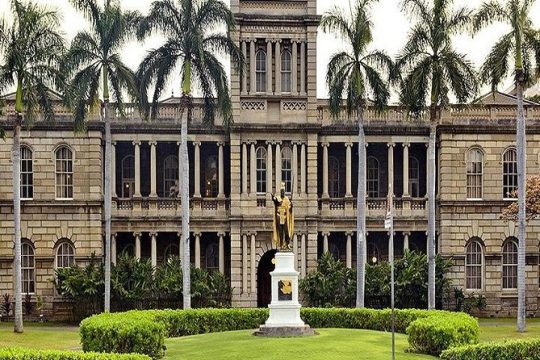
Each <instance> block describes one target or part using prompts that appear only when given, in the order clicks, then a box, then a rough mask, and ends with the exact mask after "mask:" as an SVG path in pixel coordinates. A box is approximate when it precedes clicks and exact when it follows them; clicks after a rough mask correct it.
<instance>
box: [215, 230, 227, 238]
mask: <svg viewBox="0 0 540 360" xmlns="http://www.w3.org/2000/svg"><path fill="white" fill-rule="evenodd" d="M225 235H226V233H225V231H218V233H217V236H218V237H221V238H223V237H225Z"/></svg>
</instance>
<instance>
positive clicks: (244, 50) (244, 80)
mask: <svg viewBox="0 0 540 360" xmlns="http://www.w3.org/2000/svg"><path fill="white" fill-rule="evenodd" d="M241 45H242V55H244V59H247V46H246V41H244V40H242V41H241ZM242 94H247V71H244V72H243V74H242Z"/></svg>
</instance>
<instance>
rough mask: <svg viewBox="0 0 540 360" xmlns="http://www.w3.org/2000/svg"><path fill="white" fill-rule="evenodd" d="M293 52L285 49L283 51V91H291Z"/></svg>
mask: <svg viewBox="0 0 540 360" xmlns="http://www.w3.org/2000/svg"><path fill="white" fill-rule="evenodd" d="M291 74H292V72H291V52H290V51H289V50H284V51H283V52H282V53H281V91H282V92H291Z"/></svg>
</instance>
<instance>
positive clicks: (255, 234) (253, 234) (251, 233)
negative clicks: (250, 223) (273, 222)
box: [249, 231, 257, 236]
mask: <svg viewBox="0 0 540 360" xmlns="http://www.w3.org/2000/svg"><path fill="white" fill-rule="evenodd" d="M249 236H257V232H256V231H250V232H249Z"/></svg>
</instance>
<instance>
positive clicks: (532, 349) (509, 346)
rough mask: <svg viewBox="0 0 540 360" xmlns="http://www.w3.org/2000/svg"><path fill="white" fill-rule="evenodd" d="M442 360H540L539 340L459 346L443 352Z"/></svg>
mask: <svg viewBox="0 0 540 360" xmlns="http://www.w3.org/2000/svg"><path fill="white" fill-rule="evenodd" d="M441 359H443V360H491V359H497V360H540V339H533V340H510V341H505V342H498V343H484V344H477V345H468V346H459V347H455V348H452V349H449V350H445V351H443V353H442V354H441Z"/></svg>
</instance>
